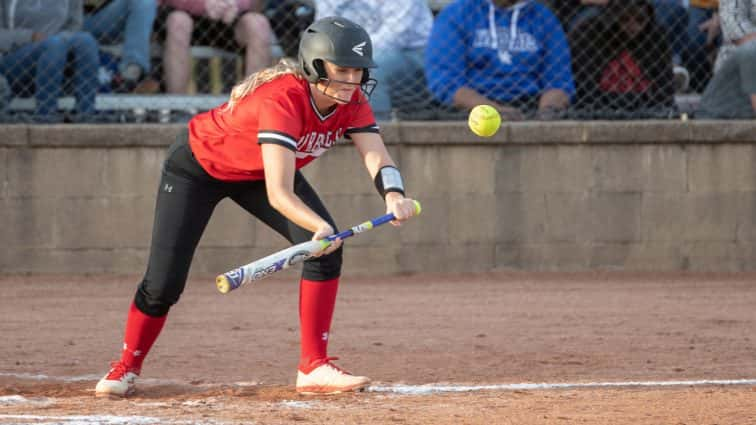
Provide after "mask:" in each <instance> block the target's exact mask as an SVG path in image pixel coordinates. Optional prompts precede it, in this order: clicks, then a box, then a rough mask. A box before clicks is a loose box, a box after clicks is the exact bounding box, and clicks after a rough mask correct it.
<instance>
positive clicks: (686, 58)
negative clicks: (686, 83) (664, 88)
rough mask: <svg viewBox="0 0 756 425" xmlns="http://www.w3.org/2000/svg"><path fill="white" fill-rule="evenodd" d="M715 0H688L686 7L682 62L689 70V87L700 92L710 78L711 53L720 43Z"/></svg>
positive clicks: (716, 2)
mask: <svg viewBox="0 0 756 425" xmlns="http://www.w3.org/2000/svg"><path fill="white" fill-rule="evenodd" d="M718 8H719V1H718V0H690V7H689V8H688V36H687V41H688V44H687V45H686V46H684V49H683V52H682V61H683V62H682V63H683V65H684V66H685V68H687V69H688V71H689V72H690V86H691V89H693V91H695V92H698V93H700V92H702V91H703V90H704V88H705V87H706V83H708V81H709V79H710V78H711V71H712V63H713V62H714V61H713V58H714V56H715V55H714V54H712V53H714V52H716V50H717V48H718V47H719V45H720V44H722V37H720V26H719V14H718V13H717V9H718Z"/></svg>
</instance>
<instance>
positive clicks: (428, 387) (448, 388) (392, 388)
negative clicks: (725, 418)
mask: <svg viewBox="0 0 756 425" xmlns="http://www.w3.org/2000/svg"><path fill="white" fill-rule="evenodd" d="M706 385H756V379H702V380H693V381H617V382H559V383H520V384H497V385H441V384H424V385H387V386H380V385H373V386H370V387H368V388H367V391H370V392H388V393H397V394H407V395H421V394H434V393H458V392H471V391H526V390H530V391H534V390H564V389H584V388H622V387H641V388H652V387H690V386H706Z"/></svg>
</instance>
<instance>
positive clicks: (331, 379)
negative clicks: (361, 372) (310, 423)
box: [297, 358, 370, 394]
mask: <svg viewBox="0 0 756 425" xmlns="http://www.w3.org/2000/svg"><path fill="white" fill-rule="evenodd" d="M327 360H328V361H326V363H323V364H322V365H320V366H318V367H316V368H315V369H313V370H312V371H311V372H310V373H307V374H305V373H302V371H297V392H298V393H300V394H338V393H343V392H347V391H360V390H362V389H364V388H365V387H367V386H368V384H370V378H367V377H365V376H354V375H352V374H350V373H349V372H346V371H343V370H341V369H339V368H338V367H336V366H334V365H333V364H332V363H331V362H330V360H335V358H329V359H327Z"/></svg>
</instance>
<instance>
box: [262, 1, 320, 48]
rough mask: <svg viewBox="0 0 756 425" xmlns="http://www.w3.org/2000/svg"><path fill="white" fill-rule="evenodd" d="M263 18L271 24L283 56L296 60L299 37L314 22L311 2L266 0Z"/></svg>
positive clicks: (313, 7) (312, 2) (313, 8)
mask: <svg viewBox="0 0 756 425" xmlns="http://www.w3.org/2000/svg"><path fill="white" fill-rule="evenodd" d="M265 16H266V17H267V18H268V21H270V22H272V23H273V32H274V33H275V34H276V39H277V41H278V45H279V46H280V47H281V50H282V51H283V55H284V56H286V57H289V58H292V59H296V57H297V52H298V51H299V37H300V35H301V34H302V31H304V30H305V28H307V27H308V26H310V24H312V22H313V21H314V20H315V4H314V1H313V0H268V2H267V4H266V7H265Z"/></svg>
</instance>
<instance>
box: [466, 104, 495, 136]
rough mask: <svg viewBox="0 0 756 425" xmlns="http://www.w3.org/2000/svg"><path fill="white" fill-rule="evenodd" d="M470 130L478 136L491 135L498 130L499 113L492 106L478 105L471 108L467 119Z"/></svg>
mask: <svg viewBox="0 0 756 425" xmlns="http://www.w3.org/2000/svg"><path fill="white" fill-rule="evenodd" d="M467 125H469V126H470V130H472V132H473V133H475V134H477V135H478V136H480V137H491V136H493V135H494V134H496V132H497V131H499V126H501V115H499V111H497V110H496V108H494V107H493V106H489V105H478V106H476V107H474V108H472V111H470V116H469V117H468V119H467Z"/></svg>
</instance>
